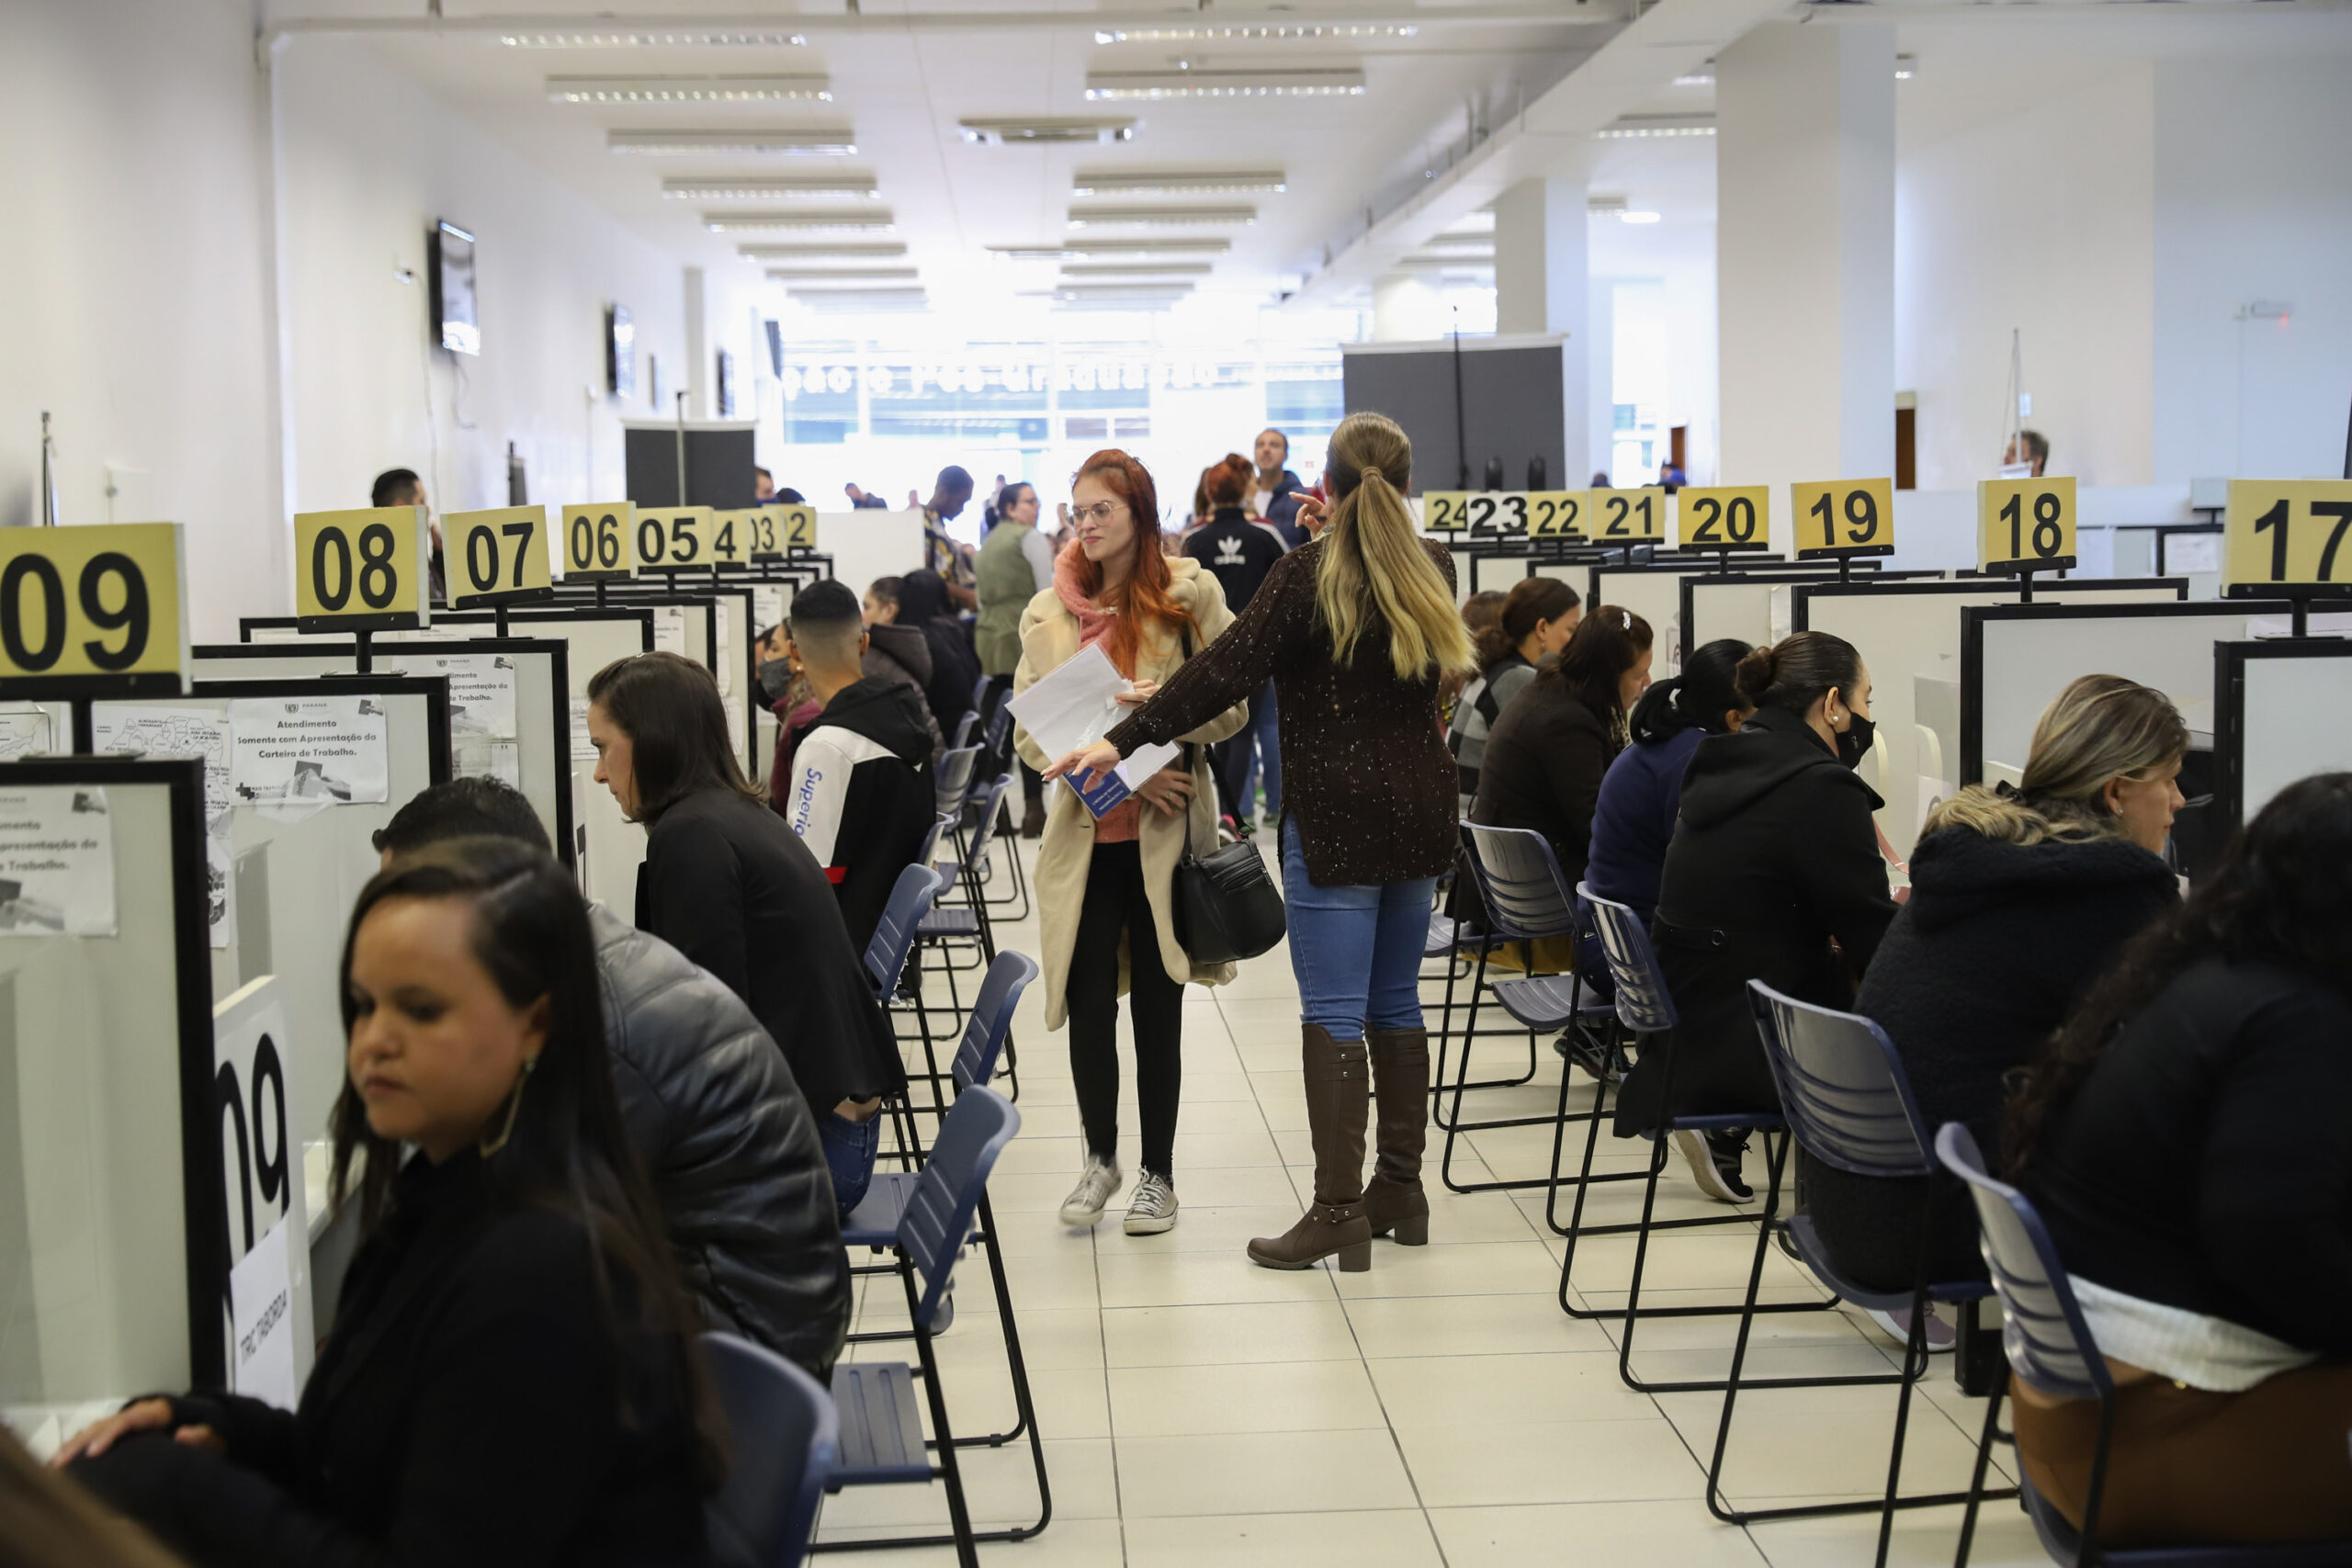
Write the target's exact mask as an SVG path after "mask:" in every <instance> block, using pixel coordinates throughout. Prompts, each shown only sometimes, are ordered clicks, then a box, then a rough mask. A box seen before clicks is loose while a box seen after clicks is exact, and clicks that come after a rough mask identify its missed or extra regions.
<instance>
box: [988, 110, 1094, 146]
mask: <svg viewBox="0 0 2352 1568" xmlns="http://www.w3.org/2000/svg"><path fill="white" fill-rule="evenodd" d="M960 123H961V124H962V126H963V130H964V140H965V141H969V142H973V143H976V144H978V145H979V146H983V147H1031V146H1038V145H1043V144H1046V143H1052V142H1085V141H1091V142H1103V143H1107V142H1113V141H1126V140H1128V139H1129V138H1130V137H1132V136H1134V135H1135V133H1136V122H1135V121H1134V120H1132V119H1090V118H1080V117H1071V116H1050V117H1046V118H1037V119H967V120H964V121H961V122H960Z"/></svg>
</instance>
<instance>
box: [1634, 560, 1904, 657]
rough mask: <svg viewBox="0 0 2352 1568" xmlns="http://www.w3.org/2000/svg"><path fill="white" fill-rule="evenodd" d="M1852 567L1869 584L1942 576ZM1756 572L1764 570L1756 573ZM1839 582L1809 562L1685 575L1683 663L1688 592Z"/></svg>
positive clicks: (1692, 641) (1687, 648) (1694, 643)
mask: <svg viewBox="0 0 2352 1568" xmlns="http://www.w3.org/2000/svg"><path fill="white" fill-rule="evenodd" d="M1854 564H1855V565H1856V566H1857V567H1861V568H1865V569H1867V570H1869V572H1870V579H1869V580H1870V581H1872V582H1936V581H1942V580H1943V573H1942V572H1939V571H1930V570H1925V569H1922V570H1916V571H1881V570H1878V562H1876V561H1874V560H1868V561H1865V560H1858V561H1856V562H1855V563H1854ZM1758 568H1763V569H1767V570H1756V569H1758ZM1773 568H1784V569H1785V570H1770V569H1773ZM1609 570H1611V571H1623V570H1625V569H1624V568H1623V567H1621V566H1613V567H1611V568H1610V569H1609ZM1636 570H1639V569H1636ZM1836 581H1840V579H1839V576H1838V569H1837V568H1835V567H1828V568H1823V567H1816V566H1815V565H1814V564H1813V563H1812V562H1811V561H1784V560H1771V561H1756V562H1753V563H1751V564H1750V565H1749V566H1747V567H1734V568H1733V569H1732V570H1729V571H1708V572H1692V573H1691V574H1689V575H1686V576H1685V577H1684V578H1683V579H1682V591H1681V600H1682V603H1681V604H1680V606H1679V609H1678V610H1677V615H1678V617H1679V618H1678V620H1677V622H1676V624H1677V625H1679V626H1681V628H1682V653H1683V657H1684V658H1686V659H1687V658H1689V657H1690V655H1691V651H1692V650H1693V649H1697V648H1698V647H1699V646H1700V643H1699V640H1698V639H1697V638H1696V637H1692V636H1691V618H1692V617H1693V616H1694V615H1696V614H1697V612H1698V607H1699V602H1698V599H1697V597H1696V596H1695V595H1694V594H1693V593H1692V592H1691V590H1693V589H1694V588H1696V587H1698V586H1699V585H1700V584H1701V583H1724V582H1765V583H1790V582H1807V583H1810V582H1836Z"/></svg>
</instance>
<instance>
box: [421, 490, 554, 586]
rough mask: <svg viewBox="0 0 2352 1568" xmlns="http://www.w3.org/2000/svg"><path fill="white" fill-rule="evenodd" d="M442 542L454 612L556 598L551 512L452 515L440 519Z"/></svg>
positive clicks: (520, 509) (505, 509)
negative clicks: (472, 606) (550, 559)
mask: <svg viewBox="0 0 2352 1568" xmlns="http://www.w3.org/2000/svg"><path fill="white" fill-rule="evenodd" d="M441 536H442V538H443V539H444V540H446V541H447V543H446V544H445V545H444V547H443V549H444V552H445V553H444V556H443V562H444V564H443V567H442V572H443V575H444V577H445V578H446V579H447V582H448V585H449V607H450V608H451V609H453V610H454V609H458V608H461V607H463V606H465V605H468V604H514V603H515V602H516V601H518V600H525V599H552V598H554V597H555V580H554V579H553V578H552V577H551V576H550V575H549V574H548V509H547V508H546V507H544V506H500V507H493V508H492V509H491V510H490V511H487V512H452V513H448V514H447V516H445V517H443V518H442V519H441Z"/></svg>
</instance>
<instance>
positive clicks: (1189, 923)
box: [1173, 632, 1290, 964]
mask: <svg viewBox="0 0 2352 1568" xmlns="http://www.w3.org/2000/svg"><path fill="white" fill-rule="evenodd" d="M1183 642H1184V657H1185V658H1186V660H1190V659H1191V658H1192V656H1193V638H1192V635H1191V634H1190V633H1189V632H1187V633H1185V634H1184V637H1183ZM1184 760H1185V761H1186V762H1187V763H1190V762H1192V761H1193V748H1192V747H1191V746H1186V747H1185V748H1184ZM1173 891H1174V894H1175V905H1176V908H1175V917H1176V942H1177V945H1178V946H1180V947H1182V949H1183V950H1184V953H1185V955H1186V956H1187V957H1189V958H1191V959H1192V961H1193V963H1195V964H1231V963H1234V962H1236V961H1237V960H1239V959H1243V958H1255V957H1257V956H1258V955H1259V954H1260V953H1265V952H1268V951H1270V950H1271V949H1272V947H1273V946H1274V944H1275V943H1276V942H1280V941H1282V940H1283V936H1284V935H1285V934H1286V933H1287V932H1288V931H1289V929H1290V922H1289V919H1288V917H1287V916H1286V915H1285V914H1284V913H1283V896H1282V893H1281V891H1280V890H1279V889H1277V888H1276V887H1275V886H1274V881H1273V878H1272V877H1271V876H1269V875H1267V874H1266V863H1265V860H1264V859H1263V857H1261V855H1260V854H1259V853H1258V851H1257V847H1256V846H1255V845H1252V844H1247V843H1240V844H1225V845H1222V846H1220V847H1219V848H1217V849H1216V850H1215V851H1213V852H1210V853H1209V854H1206V855H1196V854H1194V853H1193V849H1192V845H1191V843H1190V842H1189V841H1188V842H1187V843H1186V844H1185V846H1184V858H1183V859H1182V860H1181V861H1179V862H1177V863H1176V885H1175V887H1174V889H1173Z"/></svg>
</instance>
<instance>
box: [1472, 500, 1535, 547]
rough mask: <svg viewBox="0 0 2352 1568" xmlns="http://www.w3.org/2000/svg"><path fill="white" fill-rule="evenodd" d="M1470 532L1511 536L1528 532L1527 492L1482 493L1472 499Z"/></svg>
mask: <svg viewBox="0 0 2352 1568" xmlns="http://www.w3.org/2000/svg"><path fill="white" fill-rule="evenodd" d="M1470 531H1471V532H1472V533H1474V534H1490V535H1500V536H1510V535H1516V534H1524V533H1526V532H1527V492H1526V491H1521V490H1487V491H1479V492H1478V493H1477V494H1476V495H1474V496H1472V497H1471V498H1470Z"/></svg>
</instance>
